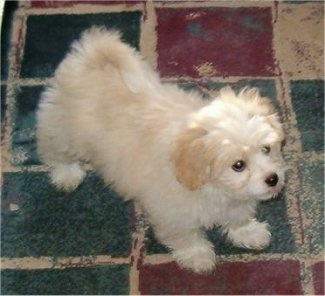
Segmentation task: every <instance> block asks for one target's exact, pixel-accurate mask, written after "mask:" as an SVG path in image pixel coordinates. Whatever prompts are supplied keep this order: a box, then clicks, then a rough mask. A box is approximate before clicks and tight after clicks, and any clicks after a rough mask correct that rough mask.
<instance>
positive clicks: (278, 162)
mask: <svg viewBox="0 0 325 296" xmlns="http://www.w3.org/2000/svg"><path fill="white" fill-rule="evenodd" d="M37 117H38V130H37V138H38V150H39V153H40V156H41V157H42V159H43V161H44V162H45V163H47V164H48V165H49V166H50V169H51V178H52V180H53V182H54V183H55V184H56V185H57V186H58V187H59V188H62V189H65V190H73V189H74V188H76V187H77V186H78V184H79V183H80V182H81V181H82V179H83V177H84V172H83V170H82V169H81V168H80V166H79V165H78V162H79V161H80V160H82V161H88V162H90V163H91V164H92V166H93V167H94V168H95V169H96V170H97V171H99V172H100V173H101V174H102V176H103V178H104V180H105V181H106V182H107V183H109V184H112V186H114V188H115V189H116V190H117V192H119V193H120V195H121V196H123V197H124V198H125V199H134V200H136V201H137V202H139V203H140V204H141V205H142V207H143V208H144V209H145V211H146V212H147V214H148V217H149V220H150V222H151V224H152V226H153V228H154V230H155V234H156V237H157V238H158V239H159V240H160V241H161V242H162V243H164V244H165V245H167V246H168V247H169V248H171V249H172V252H173V256H174V257H175V259H176V260H177V261H178V262H179V264H180V265H182V266H183V267H185V268H190V269H193V270H194V271H196V272H205V271H209V270H211V269H213V268H214V264H215V255H214V252H213V246H212V245H211V243H210V242H209V241H207V240H206V238H205V237H204V234H203V232H202V230H201V229H202V228H208V227H211V226H213V225H215V224H216V225H220V226H222V228H223V229H224V231H225V232H228V237H229V239H230V240H232V241H233V242H234V243H235V245H237V246H244V247H248V248H262V247H265V246H267V245H268V243H269V240H270V233H269V232H268V230H267V227H266V224H265V223H262V224H261V223H258V222H256V221H253V220H252V219H253V217H254V214H255V208H256V204H257V202H258V201H259V200H264V199H269V198H271V197H273V196H275V195H277V194H278V193H279V191H280V190H281V188H282V186H283V183H284V169H283V160H282V157H281V153H280V142H281V140H282V139H283V132H282V129H281V124H280V123H279V121H278V117H277V115H276V113H275V111H274V109H273V108H272V106H271V104H270V103H269V100H267V99H265V98H262V97H261V96H260V94H259V93H258V91H257V90H256V89H244V90H242V91H241V92H240V93H239V94H235V92H234V91H233V90H232V89H230V88H224V89H222V90H221V91H220V94H219V96H218V97H217V98H215V99H213V100H203V99H202V97H201V96H200V95H199V94H197V93H195V92H185V91H183V90H181V89H180V88H178V87H177V86H175V85H171V84H162V83H161V82H160V80H159V76H158V75H157V73H155V72H154V71H153V70H152V69H151V68H150V66H149V65H148V64H147V63H146V62H145V61H144V60H143V58H142V57H141V56H140V55H139V54H138V53H137V52H135V51H134V50H133V49H132V48H130V47H129V46H128V45H126V44H125V43H123V42H122V41H121V40H120V36H119V34H118V33H116V32H110V31H106V30H104V29H101V28H92V29H90V30H88V31H86V32H85V33H84V34H83V36H82V38H81V40H80V41H77V42H75V43H74V44H73V46H72V49H71V51H70V53H69V54H68V55H67V56H66V58H65V59H64V60H63V62H62V63H61V64H60V66H59V67H58V69H57V71H56V73H55V77H54V79H53V81H52V82H51V85H50V86H49V87H48V88H47V89H46V90H45V92H44V93H43V95H42V101H41V103H40V106H39V110H38V113H37ZM264 146H270V147H271V151H270V152H269V153H268V154H265V149H264V148H263V147H264ZM238 160H243V161H244V162H245V164H246V167H245V169H244V170H243V171H242V172H236V171H234V169H233V168H232V166H233V164H234V163H236V162H237V161H238ZM272 174H277V176H278V178H279V180H278V182H277V184H276V185H274V186H268V185H267V184H266V183H265V180H266V179H267V178H268V177H269V176H270V175H272Z"/></svg>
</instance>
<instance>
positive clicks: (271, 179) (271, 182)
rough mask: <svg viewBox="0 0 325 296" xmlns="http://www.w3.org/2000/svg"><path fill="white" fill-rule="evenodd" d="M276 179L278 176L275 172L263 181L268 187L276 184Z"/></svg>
mask: <svg viewBox="0 0 325 296" xmlns="http://www.w3.org/2000/svg"><path fill="white" fill-rule="evenodd" d="M278 181H279V177H278V175H277V174H275V173H274V174H272V175H270V176H269V177H267V178H266V179H265V183H266V184H267V185H268V186H270V187H274V186H275V185H276V184H278Z"/></svg>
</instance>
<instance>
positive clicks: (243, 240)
mask: <svg viewBox="0 0 325 296" xmlns="http://www.w3.org/2000/svg"><path fill="white" fill-rule="evenodd" d="M228 238H229V239H230V240H231V241H232V243H233V244H234V245H235V246H237V247H242V248H248V249H263V248H265V247H267V246H268V245H269V244H270V240H271V233H270V232H269V230H268V224H267V223H265V222H264V223H260V222H257V221H256V220H255V219H253V220H251V221H250V222H249V223H248V224H246V225H244V226H241V227H238V228H229V229H228Z"/></svg>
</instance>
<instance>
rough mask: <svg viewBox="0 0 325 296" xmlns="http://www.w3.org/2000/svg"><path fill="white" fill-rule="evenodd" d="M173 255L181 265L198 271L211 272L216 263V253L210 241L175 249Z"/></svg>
mask: <svg viewBox="0 0 325 296" xmlns="http://www.w3.org/2000/svg"><path fill="white" fill-rule="evenodd" d="M173 257H174V258H175V259H176V261H177V263H178V264H179V265H180V266H181V267H183V268H186V269H191V270H193V271H194V272H197V273H206V272H211V271H212V270H213V269H214V268H215V264H216V255H215V253H214V251H213V248H212V246H211V244H210V243H208V242H207V243H206V244H203V243H201V244H197V245H193V246H189V247H188V248H183V249H179V250H174V251H173Z"/></svg>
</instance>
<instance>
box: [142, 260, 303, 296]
mask: <svg viewBox="0 0 325 296" xmlns="http://www.w3.org/2000/svg"><path fill="white" fill-rule="evenodd" d="M139 289H140V292H141V294H155V295H157V294H160V295H168V294H169V295H171V294H187V295H195V294H201V295H211V294H214V295H224V294H228V295H229V294H232V295H279V294H280V295H297V294H298V295H301V294H302V288H301V284H300V265H299V262H298V261H293V260H287V261H260V262H257V261H254V262H247V263H244V262H234V263H224V264H219V265H217V267H216V270H215V271H214V272H213V273H212V274H204V275H199V274H195V273H193V272H191V271H187V270H182V269H180V268H179V267H178V266H177V265H176V264H175V263H167V264H159V265H144V266H142V267H141V268H140V285H139Z"/></svg>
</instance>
